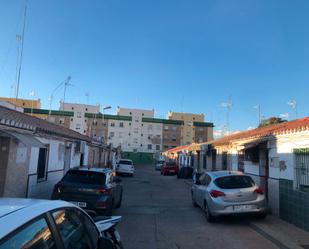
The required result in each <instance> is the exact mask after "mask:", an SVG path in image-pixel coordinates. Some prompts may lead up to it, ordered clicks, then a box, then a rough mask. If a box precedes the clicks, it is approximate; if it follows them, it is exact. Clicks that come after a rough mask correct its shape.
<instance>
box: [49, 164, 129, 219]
mask: <svg viewBox="0 0 309 249" xmlns="http://www.w3.org/2000/svg"><path fill="white" fill-rule="evenodd" d="M122 191H123V189H122V184H121V179H120V178H119V177H117V176H115V173H114V172H113V171H112V170H110V169H103V168H90V169H88V168H84V167H78V168H73V169H70V170H69V171H68V172H67V173H66V174H65V175H64V177H63V178H62V179H61V180H60V182H58V183H57V184H56V185H55V187H54V191H53V194H52V199H61V200H65V201H69V202H71V203H73V204H75V205H77V206H79V207H81V208H83V209H85V210H86V211H87V212H88V213H89V214H91V215H111V214H112V209H113V208H119V207H120V206H121V201H122Z"/></svg>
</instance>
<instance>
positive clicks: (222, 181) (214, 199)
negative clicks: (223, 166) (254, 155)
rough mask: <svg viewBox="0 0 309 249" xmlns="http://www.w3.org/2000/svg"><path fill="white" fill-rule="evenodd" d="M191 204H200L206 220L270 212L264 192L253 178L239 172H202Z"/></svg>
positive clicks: (262, 215)
mask: <svg viewBox="0 0 309 249" xmlns="http://www.w3.org/2000/svg"><path fill="white" fill-rule="evenodd" d="M191 194H192V203H193V205H194V206H199V207H201V208H202V209H203V210H204V211H205V214H206V219H207V220H208V221H209V222H211V221H214V218H215V217H218V216H221V215H232V214H257V215H259V216H260V217H262V218H264V217H266V215H267V210H268V209H267V201H266V198H265V195H264V193H263V191H262V189H260V188H259V187H258V186H257V185H256V184H255V182H254V181H253V179H252V178H251V177H250V176H248V175H244V174H243V173H242V172H238V171H213V172H206V173H203V174H202V175H201V176H200V177H199V178H198V179H196V182H195V183H194V184H193V186H192V189H191Z"/></svg>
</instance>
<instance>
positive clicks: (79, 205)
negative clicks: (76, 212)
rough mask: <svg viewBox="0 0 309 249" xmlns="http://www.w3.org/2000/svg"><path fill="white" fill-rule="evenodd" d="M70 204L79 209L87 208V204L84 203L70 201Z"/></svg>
mask: <svg viewBox="0 0 309 249" xmlns="http://www.w3.org/2000/svg"><path fill="white" fill-rule="evenodd" d="M71 203H72V204H74V205H76V206H78V207H80V208H85V207H87V203H86V202H79V201H71Z"/></svg>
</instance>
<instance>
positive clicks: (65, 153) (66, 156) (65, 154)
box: [64, 145, 71, 174]
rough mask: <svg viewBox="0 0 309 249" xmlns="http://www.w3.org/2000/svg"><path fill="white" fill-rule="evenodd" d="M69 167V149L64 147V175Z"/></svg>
mask: <svg viewBox="0 0 309 249" xmlns="http://www.w3.org/2000/svg"><path fill="white" fill-rule="evenodd" d="M70 165H71V147H70V146H67V145H66V146H65V150H64V174H65V173H66V172H67V171H68V170H69V169H70Z"/></svg>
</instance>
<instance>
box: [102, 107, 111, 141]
mask: <svg viewBox="0 0 309 249" xmlns="http://www.w3.org/2000/svg"><path fill="white" fill-rule="evenodd" d="M111 108H112V107H111V106H110V105H107V106H103V108H102V123H103V126H104V110H108V109H111ZM104 140H105V132H104V131H103V143H104Z"/></svg>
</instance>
